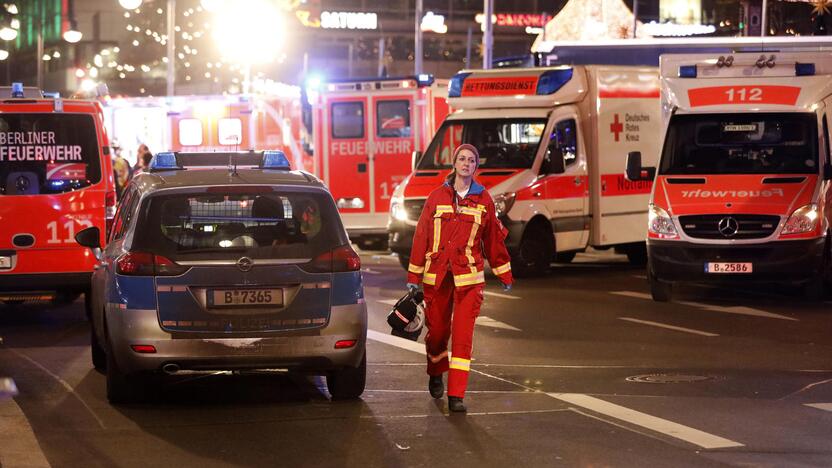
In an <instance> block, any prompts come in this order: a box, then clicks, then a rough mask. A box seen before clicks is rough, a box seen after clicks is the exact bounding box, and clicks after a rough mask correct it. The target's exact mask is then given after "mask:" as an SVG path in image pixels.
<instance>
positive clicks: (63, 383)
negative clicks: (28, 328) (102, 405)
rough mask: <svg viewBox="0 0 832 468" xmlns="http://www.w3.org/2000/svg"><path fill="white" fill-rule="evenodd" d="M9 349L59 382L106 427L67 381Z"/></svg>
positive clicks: (100, 424)
mask: <svg viewBox="0 0 832 468" xmlns="http://www.w3.org/2000/svg"><path fill="white" fill-rule="evenodd" d="M9 351H11V352H12V353H14V354H16V355H17V356H19V357H21V358H23V359H25V360H26V361H28V362H30V363H31V364H32V365H33V366H35V367H37V368H38V369H40V370H42V371H43V372H45V373H46V374H47V375H49V376H50V377H52V378H53V379H55V380H56V381H57V382H58V383H59V384H61V386H63V387H64V388H65V389H66V391H67V392H69V394H70V395H72V396H74V397H75V399H77V400H78V401H79V402H80V403H81V405H82V406H83V407H84V408H86V409H87V411H89V413H90V414H91V415H92V417H93V418H95V420H96V421H97V422H98V425H99V426H100V427H101V429H106V427H104V421H102V420H101V418H99V417H98V415H97V414H95V411H93V410H92V408H90V405H88V404H87V402H86V401H84V399H83V398H81V395H79V394H78V393H77V392H75V389H74V388H72V385H70V384H69V382H67V381H66V380H64V379H62V378H61V377H60V376H59V375H57V374H55V373H53V372H52V371H50V370H49V369H47V368H46V367H44V366H43V365H42V364H41V363H39V362H37V361H35V360H34V359H32V358H30V357H29V356H27V355H25V354H22V353H19V352H18V351H16V350H14V349H9Z"/></svg>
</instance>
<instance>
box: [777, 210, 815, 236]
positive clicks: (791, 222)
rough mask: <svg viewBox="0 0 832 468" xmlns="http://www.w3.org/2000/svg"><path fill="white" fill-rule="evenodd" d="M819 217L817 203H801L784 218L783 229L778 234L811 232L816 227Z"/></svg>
mask: <svg viewBox="0 0 832 468" xmlns="http://www.w3.org/2000/svg"><path fill="white" fill-rule="evenodd" d="M819 219H820V212H819V210H818V205H816V204H814V203H810V204H808V205H803V206H801V207H800V208H798V209H796V210H794V212H793V213H792V214H791V216H789V219H788V220H786V224H785V225H784V226H783V230H782V231H781V232H780V235H784V234H803V233H806V232H812V231H814V230H815V228H817V227H818V220H819Z"/></svg>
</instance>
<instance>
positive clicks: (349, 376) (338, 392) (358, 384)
mask: <svg viewBox="0 0 832 468" xmlns="http://www.w3.org/2000/svg"><path fill="white" fill-rule="evenodd" d="M366 381H367V352H366V351H365V352H364V356H362V357H361V364H359V365H358V367H347V368H344V369H340V370H337V371H330V372H328V373H327V374H326V387H327V389H328V390H329V394H330V395H332V399H333V400H354V399H356V398H358V397H360V396H361V394H362V393H364V385H365V383H366Z"/></svg>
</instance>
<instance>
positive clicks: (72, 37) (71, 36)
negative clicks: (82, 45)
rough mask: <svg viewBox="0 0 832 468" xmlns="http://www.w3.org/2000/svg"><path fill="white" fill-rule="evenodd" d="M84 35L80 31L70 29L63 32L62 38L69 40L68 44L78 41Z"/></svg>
mask: <svg viewBox="0 0 832 468" xmlns="http://www.w3.org/2000/svg"><path fill="white" fill-rule="evenodd" d="M82 37H84V35H83V34H82V33H81V31H78V30H75V29H70V30H67V31H65V32H64V40H65V41H67V42H69V43H70V44H75V43H76V42H78V41H80V40H81V38H82Z"/></svg>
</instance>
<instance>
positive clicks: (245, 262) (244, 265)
mask: <svg viewBox="0 0 832 468" xmlns="http://www.w3.org/2000/svg"><path fill="white" fill-rule="evenodd" d="M253 264H254V262H252V261H251V259H250V258H248V257H240V259H239V260H237V268H239V269H240V271H249V270H251V266H252V265H253Z"/></svg>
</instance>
